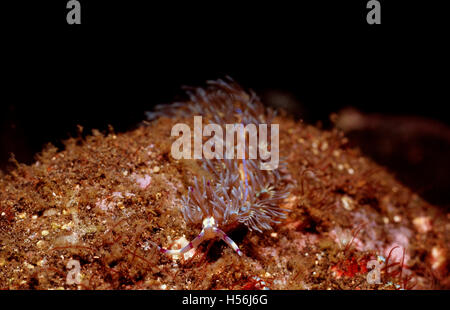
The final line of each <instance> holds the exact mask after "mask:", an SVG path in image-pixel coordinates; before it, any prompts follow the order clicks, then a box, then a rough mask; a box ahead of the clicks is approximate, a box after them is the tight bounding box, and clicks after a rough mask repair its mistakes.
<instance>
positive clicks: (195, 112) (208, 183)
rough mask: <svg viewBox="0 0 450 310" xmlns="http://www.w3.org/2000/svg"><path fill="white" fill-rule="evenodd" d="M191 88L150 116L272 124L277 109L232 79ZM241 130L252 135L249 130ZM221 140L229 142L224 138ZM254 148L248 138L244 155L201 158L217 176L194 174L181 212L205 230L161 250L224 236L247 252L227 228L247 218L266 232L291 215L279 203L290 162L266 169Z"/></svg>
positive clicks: (287, 184)
mask: <svg viewBox="0 0 450 310" xmlns="http://www.w3.org/2000/svg"><path fill="white" fill-rule="evenodd" d="M187 93H188V95H189V97H190V100H189V101H188V102H185V103H174V104H172V105H165V106H159V107H157V109H156V112H150V113H148V117H149V119H154V118H156V117H158V116H181V117H190V116H202V117H203V119H206V120H207V122H208V123H209V124H218V125H219V126H221V127H222V128H223V129H225V127H226V125H227V124H242V125H243V126H242V127H247V126H248V125H249V124H254V125H256V127H258V126H259V125H261V124H267V125H269V131H270V130H271V127H270V125H271V124H272V121H273V118H274V116H275V113H274V111H273V110H271V109H269V108H266V107H265V106H264V105H263V104H262V103H261V101H260V100H259V98H258V97H257V96H256V95H255V93H253V92H250V93H247V92H245V91H244V90H243V89H242V88H241V87H240V86H238V85H237V84H236V83H235V82H234V81H232V80H231V79H227V80H218V81H210V82H208V87H207V88H206V89H203V88H190V89H188V91H187ZM242 127H241V128H242ZM237 134H238V135H239V134H241V135H243V137H244V140H246V139H247V133H246V132H245V131H242V130H241V131H239V132H237ZM267 134H268V133H266V135H267ZM271 136H272V135H271ZM266 137H267V136H266ZM222 139H223V137H222ZM249 139H250V137H249ZM219 142H221V143H222V145H225V144H226V141H225V139H223V141H219ZM276 144H277V145H272V144H271V143H269V144H268V145H265V147H267V148H269V147H270V148H271V150H272V149H275V148H278V140H277V143H276ZM259 147H261V145H259ZM260 150H261V149H260ZM277 151H278V150H277ZM250 152H251V149H250V148H249V146H248V145H247V144H246V143H245V148H244V156H243V157H242V158H240V159H220V158H214V159H206V158H202V159H200V160H201V161H202V167H203V168H204V169H205V170H206V171H208V172H209V174H210V175H211V176H212V179H209V180H206V179H205V178H202V181H201V182H198V180H197V178H194V182H193V183H194V184H193V186H192V187H190V188H189V191H188V194H187V195H186V196H185V197H183V199H182V202H183V208H182V213H183V216H184V219H185V221H186V222H187V223H188V224H200V223H202V231H201V232H200V234H199V235H198V236H197V237H196V238H194V239H193V240H192V241H191V242H189V244H188V245H186V246H185V247H183V248H181V249H179V250H167V249H164V248H161V247H158V248H159V250H160V251H161V252H163V253H166V254H171V255H176V254H183V253H185V252H187V251H189V250H190V249H192V248H196V247H198V246H199V245H200V244H201V243H202V242H203V241H204V240H208V239H213V238H220V239H222V240H223V241H225V242H226V243H227V244H228V245H229V246H230V247H231V248H233V250H235V251H236V252H237V253H238V254H239V255H242V252H241V251H240V250H239V248H238V246H237V245H236V243H235V242H234V241H233V240H231V239H230V238H229V237H228V236H227V235H226V233H225V232H224V231H223V230H222V229H224V230H225V227H235V226H236V225H237V224H243V225H245V226H246V227H247V228H248V229H249V230H256V231H258V232H262V231H264V230H269V229H272V225H273V224H277V223H280V221H281V220H282V219H285V218H286V216H287V214H288V212H289V210H286V209H283V208H281V207H280V206H281V204H282V202H283V200H285V199H286V198H287V197H288V195H289V188H290V186H291V184H290V183H291V178H290V175H289V173H288V171H287V167H286V163H285V162H284V161H283V160H282V159H280V161H279V163H278V166H277V168H276V169H272V170H270V169H268V170H261V166H263V165H264V164H266V162H267V160H264V159H262V158H261V157H257V158H249V156H248V154H249V153H250ZM199 183H200V184H199ZM221 228H222V229H221Z"/></svg>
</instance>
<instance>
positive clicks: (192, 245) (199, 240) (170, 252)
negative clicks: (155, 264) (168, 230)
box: [158, 229, 205, 255]
mask: <svg viewBox="0 0 450 310" xmlns="http://www.w3.org/2000/svg"><path fill="white" fill-rule="evenodd" d="M204 240H205V230H204V229H203V230H202V231H201V232H200V233H199V234H198V236H197V237H195V238H194V240H192V241H191V242H189V243H188V244H187V245H186V246H185V247H183V248H181V249H178V250H168V249H164V248H162V247H160V246H158V249H159V251H160V252H161V253H164V254H168V255H181V254H184V253H186V252H187V251H189V250H191V249H194V248H197V247H198V246H199V245H200V244H201V243H202V242H203V241H204Z"/></svg>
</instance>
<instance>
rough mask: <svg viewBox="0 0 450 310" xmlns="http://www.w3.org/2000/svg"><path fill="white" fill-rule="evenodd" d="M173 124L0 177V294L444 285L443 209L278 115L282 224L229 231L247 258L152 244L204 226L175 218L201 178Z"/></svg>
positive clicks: (328, 136)
mask: <svg viewBox="0 0 450 310" xmlns="http://www.w3.org/2000/svg"><path fill="white" fill-rule="evenodd" d="M180 122H183V123H186V124H189V125H190V126H192V128H193V119H192V118H191V117H188V116H183V115H179V116H171V117H165V116H162V117H160V118H157V119H156V120H155V121H152V122H151V123H149V124H148V125H146V126H141V127H139V128H137V129H135V130H133V131H130V132H127V133H121V134H116V133H113V132H110V133H106V134H104V133H100V132H98V131H94V132H93V133H92V135H90V136H87V137H86V138H82V137H79V138H72V139H69V140H67V141H66V142H65V149H64V150H62V151H58V150H57V149H56V148H54V147H51V146H49V147H48V148H46V149H45V150H44V151H43V152H42V153H41V154H40V155H39V156H38V157H37V161H36V163H35V164H33V165H29V166H28V165H22V164H17V165H16V166H17V167H16V168H15V169H13V170H11V171H10V172H9V173H8V174H4V175H2V176H0V288H1V289H261V288H263V286H264V287H268V288H270V289H400V288H403V289H434V288H447V289H449V288H450V277H449V259H448V253H449V248H450V214H445V213H444V212H443V211H442V210H440V209H438V208H436V207H434V206H433V205H431V204H429V203H427V202H426V201H424V200H423V199H421V198H420V197H419V196H418V195H416V194H415V193H413V192H412V191H410V190H409V189H408V188H405V187H404V186H402V184H400V183H399V182H398V181H396V180H395V178H394V177H393V176H392V175H391V174H389V172H388V171H386V170H385V169H384V168H383V167H380V166H378V165H376V164H375V163H374V162H372V161H371V160H370V159H369V158H366V157H364V156H362V155H361V153H360V152H359V151H358V150H357V149H353V148H350V147H349V146H348V140H347V138H346V137H345V136H344V135H343V133H342V132H340V131H339V130H337V129H335V130H331V131H324V130H321V129H318V128H316V127H314V126H310V125H306V124H303V123H300V122H297V121H295V120H293V119H291V118H289V117H287V116H276V117H275V118H274V119H273V123H277V124H280V134H279V137H280V157H284V158H285V163H286V165H287V166H286V167H287V168H286V169H287V170H288V172H289V175H290V178H291V179H292V184H293V185H292V186H291V188H290V190H289V192H290V194H289V196H288V197H287V198H285V199H284V200H283V202H282V204H281V205H280V206H279V207H280V208H283V209H289V210H290V212H289V213H288V215H287V217H286V219H283V220H282V221H281V223H280V224H276V225H273V230H264V231H262V232H258V231H255V230H253V231H250V230H249V229H247V227H246V226H245V225H242V226H238V227H236V228H235V229H234V230H231V231H230V232H229V236H230V237H231V238H232V239H233V240H234V241H235V242H236V243H237V245H238V246H239V248H240V250H241V251H242V253H243V256H242V257H240V256H238V255H237V254H236V253H235V252H234V251H233V249H232V248H230V247H228V246H227V245H226V244H225V243H224V242H223V241H220V240H216V241H209V242H203V243H202V244H200V246H199V247H198V248H196V249H192V250H190V251H189V252H186V253H184V254H183V255H176V256H173V257H171V256H167V255H164V253H160V252H159V251H158V249H157V248H156V247H155V246H154V244H158V245H160V246H162V247H164V248H167V249H179V248H181V247H183V246H185V245H186V244H187V243H188V242H189V241H190V240H192V239H194V238H195V237H196V236H197V235H198V233H199V232H200V230H201V225H192V224H187V223H186V221H185V219H184V218H183V213H182V205H183V201H182V197H183V196H185V195H186V194H187V191H188V188H189V186H192V185H193V180H194V178H198V179H200V178H202V177H203V176H204V177H208V173H207V172H205V170H204V169H203V168H202V165H201V161H195V160H183V159H182V160H175V159H174V158H173V157H172V156H171V145H172V142H173V141H174V140H175V139H176V137H171V129H172V127H173V126H174V125H175V124H176V123H180ZM371 260H375V261H378V262H379V263H380V266H383V267H382V268H381V269H380V281H379V283H378V284H371V283H369V282H368V281H367V274H368V272H370V268H368V267H367V263H368V262H369V261H371ZM74 266H75V267H74ZM77 266H79V272H77V273H76V274H74V272H75V271H77V270H75V269H74V268H77ZM72 276H74V277H72ZM73 279H77V281H75V282H74V281H73ZM70 280H72V281H70ZM262 282H263V283H264V285H263V284H261V283H262Z"/></svg>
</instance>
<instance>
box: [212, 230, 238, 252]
mask: <svg viewBox="0 0 450 310" xmlns="http://www.w3.org/2000/svg"><path fill="white" fill-rule="evenodd" d="M214 232H215V233H216V235H217V236H219V237H220V239H222V240H223V241H224V242H225V243H226V244H228V245H229V246H230V247H231V248H232V249H233V250H234V251H235V252H236V253H237V254H238V255H239V256H242V252H241V250H240V249H239V247H238V245H237V244H236V242H234V241H233V240H232V239H231V238H230V237H228V236H227V234H226V233H225V232H224V231H223V230H221V229H219V228H217V227H215V228H214Z"/></svg>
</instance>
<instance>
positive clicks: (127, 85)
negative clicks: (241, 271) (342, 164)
mask: <svg viewBox="0 0 450 310" xmlns="http://www.w3.org/2000/svg"><path fill="white" fill-rule="evenodd" d="M41 2H42V3H41ZM147 2H148V1H146V2H145V3H143V1H85V0H84V1H83V0H81V1H80V3H81V14H82V17H81V18H82V25H71V26H70V25H67V24H66V14H67V11H68V10H67V9H66V3H67V1H65V0H61V1H50V2H49V1H45V2H44V1H39V2H38V1H30V2H29V3H26V2H21V3H20V5H19V4H16V5H13V7H11V9H9V8H8V9H6V8H5V9H4V10H3V20H4V21H5V20H6V26H4V27H3V30H2V31H3V32H4V34H5V36H4V37H5V38H6V39H5V40H4V42H5V44H2V45H3V47H2V49H3V50H4V52H6V53H5V56H4V57H3V67H4V68H3V70H2V71H3V73H2V75H3V77H4V78H3V82H2V84H3V87H2V89H3V91H2V93H3V95H2V99H1V108H0V109H1V110H0V168H2V169H5V168H6V166H7V164H8V158H9V156H10V153H14V154H15V157H16V159H17V160H18V161H19V162H25V163H31V162H32V161H33V158H34V157H33V156H34V154H35V153H36V152H39V151H40V150H41V149H42V147H43V145H45V144H46V143H47V142H51V143H53V144H55V145H57V146H58V147H63V144H62V143H61V140H63V139H65V138H68V137H69V136H76V135H77V125H78V124H79V125H82V126H83V127H84V129H85V132H90V130H91V129H92V128H98V129H100V130H106V129H107V127H108V125H109V124H110V125H112V126H113V127H114V129H115V130H116V131H119V132H120V131H126V130H129V129H131V128H133V127H134V126H136V125H137V124H138V123H139V122H140V121H141V120H143V119H144V111H146V110H150V109H151V108H152V106H153V105H155V104H159V103H166V102H171V101H173V100H174V99H177V98H179V97H180V96H182V94H183V93H182V92H181V91H180V86H181V85H194V86H196V85H202V84H203V83H204V81H206V80H209V79H217V78H220V77H223V76H225V75H230V76H231V77H233V78H234V79H235V80H237V81H238V82H239V83H241V84H242V85H243V86H244V87H246V88H252V89H254V90H255V91H257V92H258V93H259V94H261V95H263V99H264V95H265V94H267V93H268V91H271V90H272V91H273V90H276V91H278V93H280V92H281V93H283V94H289V96H290V98H291V99H292V100H293V102H297V103H298V109H295V108H294V109H293V110H292V113H294V114H296V116H297V117H299V118H302V119H304V120H305V121H307V122H310V123H316V122H317V121H322V122H323V123H324V124H327V122H328V119H329V115H330V113H332V112H337V111H339V110H340V109H342V108H344V107H348V106H351V107H355V108H357V109H358V110H360V111H363V112H367V113H375V112H376V113H382V114H389V115H415V116H420V117H426V118H429V119H433V120H436V121H439V122H441V123H443V124H449V123H450V117H449V115H448V113H446V109H445V106H446V105H447V104H448V102H449V98H448V97H449V96H448V91H447V90H448V70H447V65H448V63H447V61H448V60H447V57H448V49H447V48H446V47H445V46H446V42H445V41H447V40H448V31H445V28H444V26H445V25H444V23H445V19H443V18H442V16H441V15H443V12H445V9H444V8H442V7H439V6H436V4H434V5H432V4H431V3H429V2H427V1H421V2H419V1H418V2H411V1H382V0H381V1H380V2H381V6H382V8H381V9H382V24H381V25H368V24H367V23H366V14H367V12H368V9H366V4H367V1H366V0H361V1H347V0H341V1H301V2H300V3H295V4H294V3H292V1H291V2H280V1H277V2H268V3H262V1H245V4H244V1H241V3H239V2H232V1H226V2H225V1H209V2H195V3H191V2H194V1H190V2H189V3H186V1H185V2H183V3H182V4H180V3H176V2H164V4H162V3H147ZM388 138H389V137H386V139H388ZM444 140H445V139H444ZM440 143H443V144H442V146H444V144H445V143H447V142H445V141H444V142H442V141H438V142H437V144H436V143H435V144H436V145H435V146H436V148H437V149H439V148H440V146H441V145H440ZM448 143H450V142H448ZM447 149H448V145H447ZM369 155H370V154H369ZM375 157H376V156H375ZM378 159H379V162H380V163H382V164H385V165H388V166H389V167H390V168H391V169H392V170H393V171H394V172H398V173H400V174H401V172H402V171H411V170H414V169H415V168H414V167H413V166H408V165H406V166H405V167H401V169H399V170H398V171H396V170H395V168H396V165H398V162H397V161H396V162H395V164H393V162H392V161H390V160H389V158H378ZM444 160H445V157H444ZM433 167H434V168H436V169H438V170H442V168H439V163H436V165H435V166H433ZM447 168H448V167H447ZM422 169H423V168H422ZM427 169H428V170H427V171H428V173H429V172H430V171H429V168H427ZM414 177H415V178H417V179H420V180H421V181H423V182H426V183H429V182H430V180H427V179H424V178H425V177H424V175H423V174H420V173H419V174H418V175H415V176H414ZM426 177H427V178H433V174H431V175H430V174H428V175H427V176H426ZM408 179H409V177H404V178H403V179H402V181H404V182H406V183H407V184H408ZM447 181H448V180H444V182H447ZM423 182H422V183H423ZM419 183H420V182H419ZM422 183H420V184H422ZM440 183H442V182H441V181H440ZM412 184H414V182H413V183H412ZM420 184H419V185H417V186H418V187H419V188H420V187H421V186H422V185H420ZM449 184H450V181H449V182H448V184H447V183H446V184H445V186H444V187H443V189H442V190H441V191H442V192H444V191H445V190H447V189H449ZM441 185H442V184H441ZM446 186H447V187H446ZM447 192H450V191H447ZM433 197H437V196H436V195H435V194H433V195H432V197H431V200H432V198H433ZM434 202H435V203H439V204H442V205H447V204H449V202H450V198H449V197H448V195H447V196H445V195H444V196H443V197H442V198H440V200H439V199H438V200H437V201H434Z"/></svg>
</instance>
